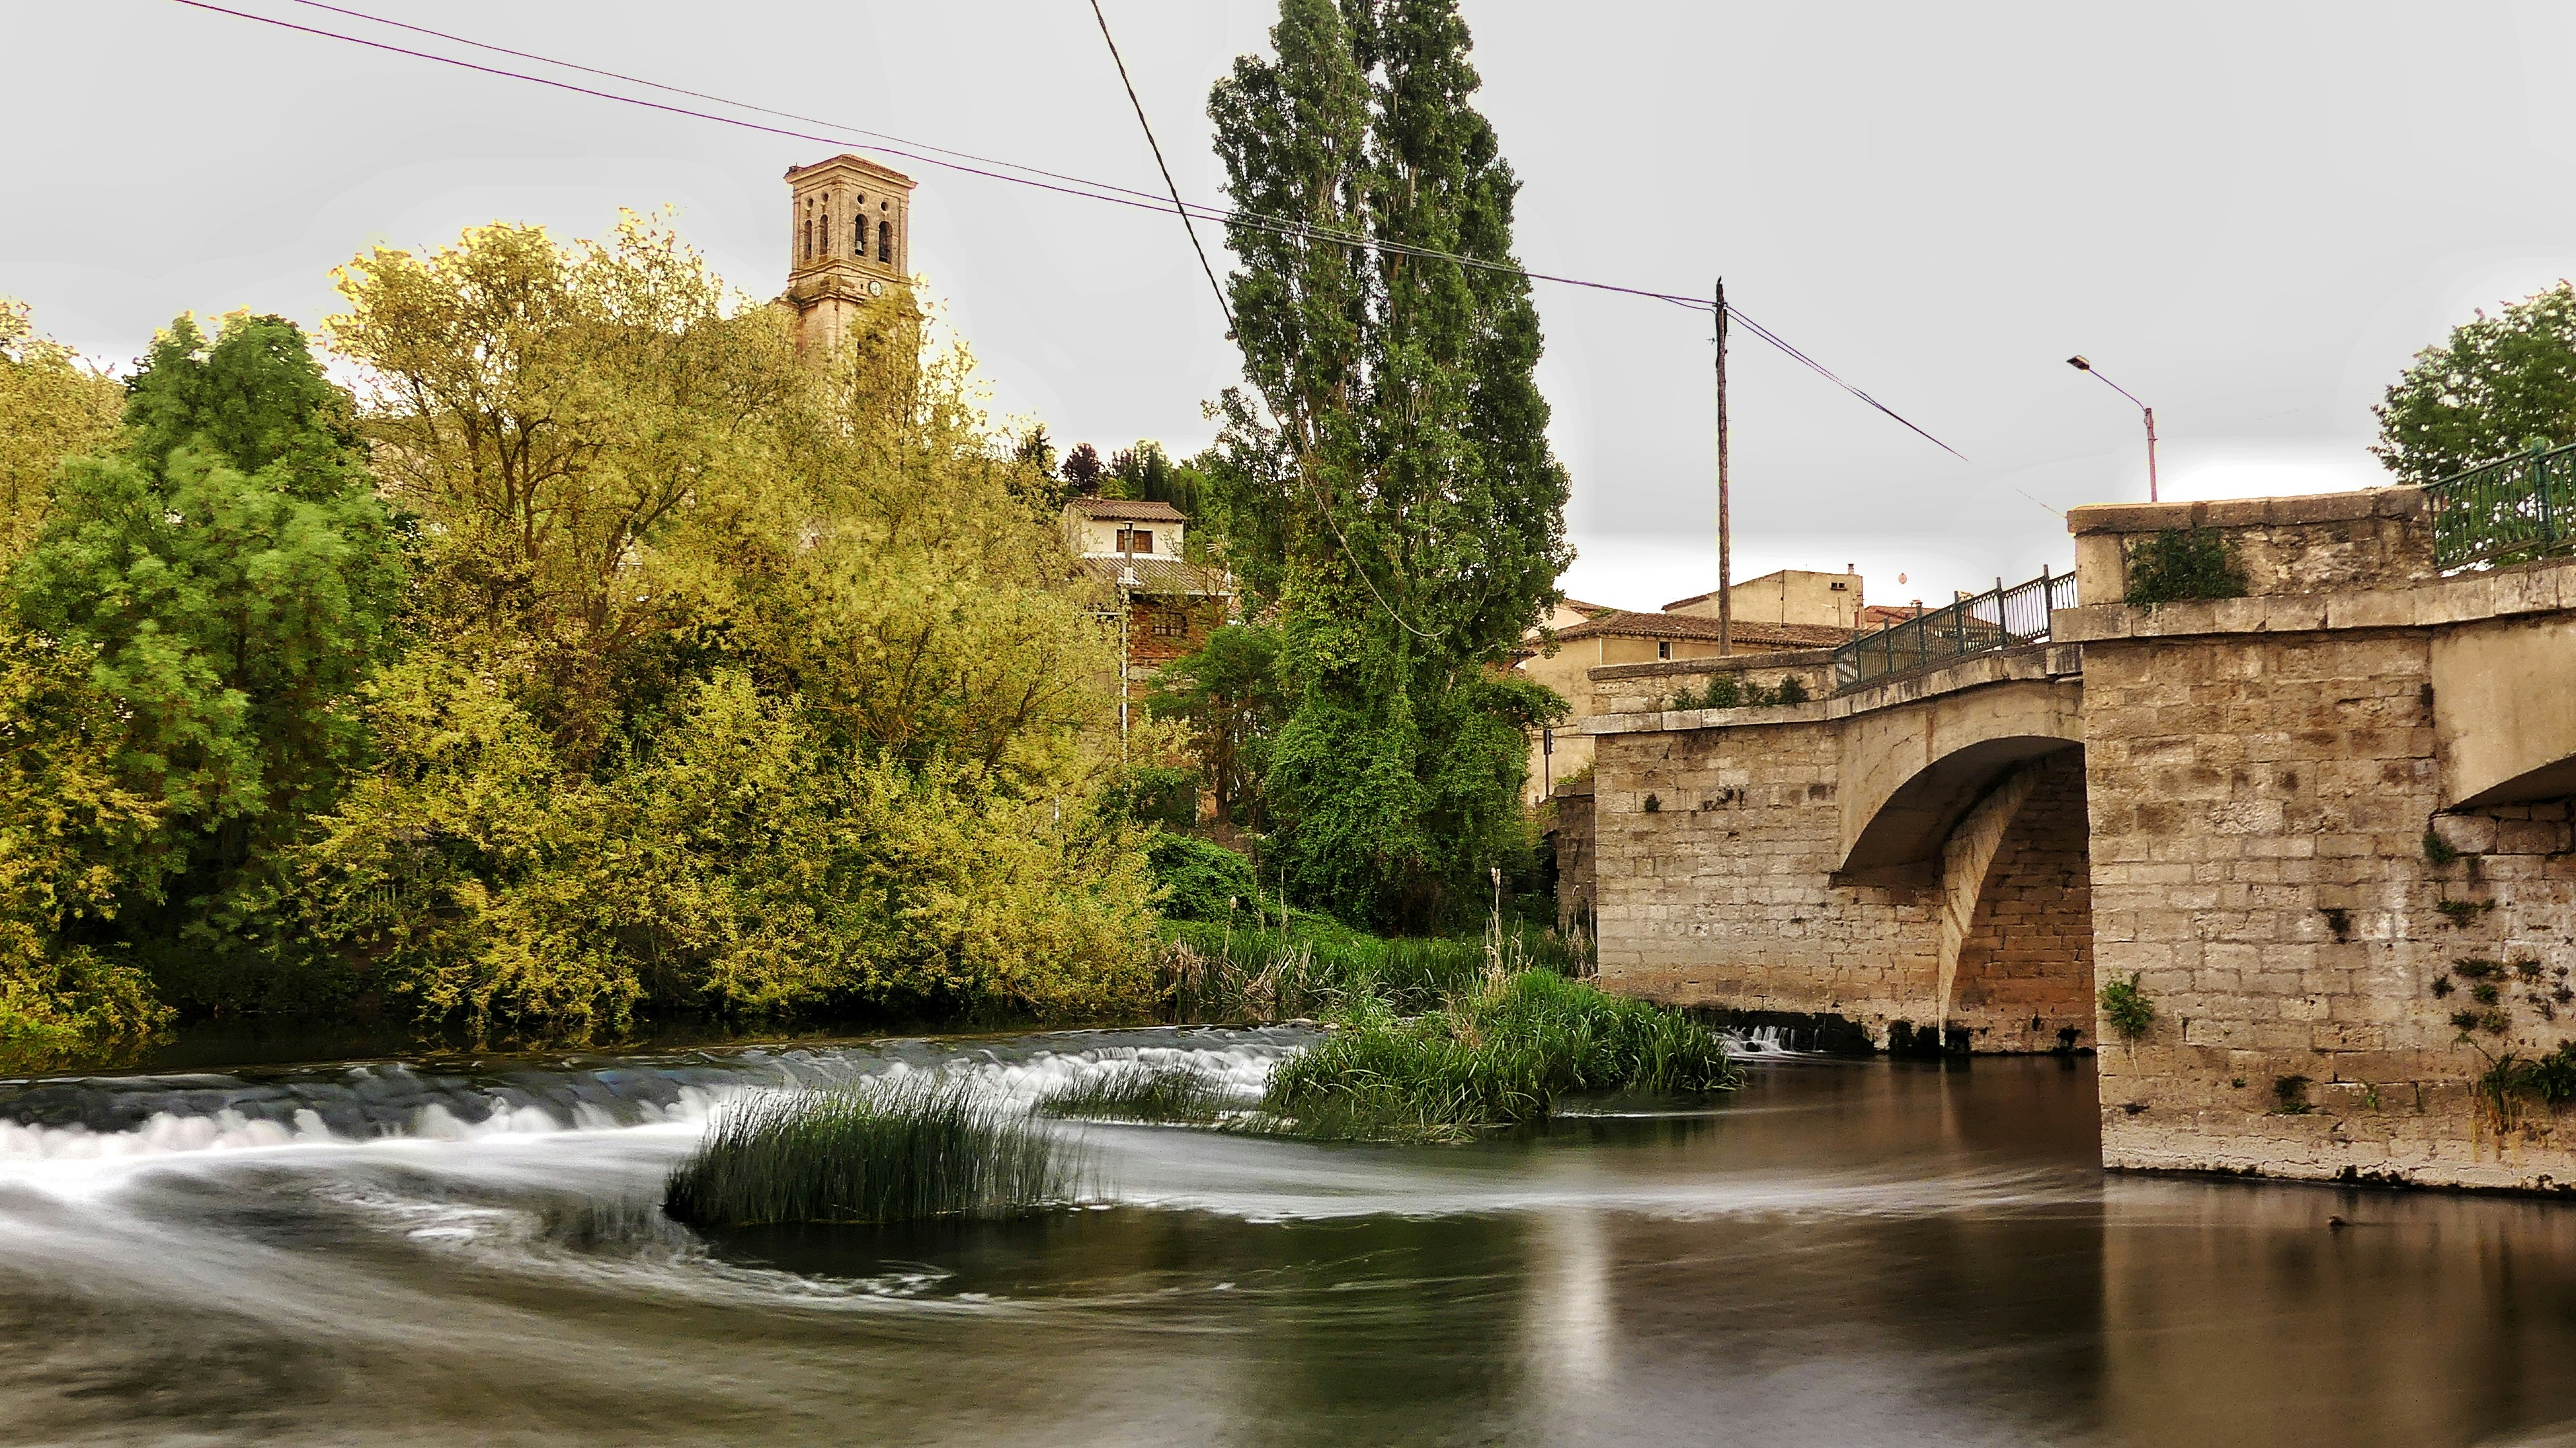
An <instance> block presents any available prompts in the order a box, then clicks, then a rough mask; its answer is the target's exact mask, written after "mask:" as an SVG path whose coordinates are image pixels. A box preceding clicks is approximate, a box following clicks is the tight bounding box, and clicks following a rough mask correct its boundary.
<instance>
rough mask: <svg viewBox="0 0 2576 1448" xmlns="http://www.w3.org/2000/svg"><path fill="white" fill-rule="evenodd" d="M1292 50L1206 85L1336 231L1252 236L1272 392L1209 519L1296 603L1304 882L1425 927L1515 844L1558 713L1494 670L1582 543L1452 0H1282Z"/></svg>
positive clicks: (1266, 393)
mask: <svg viewBox="0 0 2576 1448" xmlns="http://www.w3.org/2000/svg"><path fill="white" fill-rule="evenodd" d="M1271 39H1272V44H1273V47H1274V50H1275V51H1276V56H1275V58H1272V59H1264V58H1261V57H1257V56H1246V57H1243V58H1241V59H1239V60H1238V61H1237V62H1236V63H1235V67H1234V70H1233V73H1232V74H1231V75H1230V76H1229V77H1228V78H1226V79H1225V80H1223V81H1221V82H1219V83H1218V85H1217V87H1216V89H1215V91H1214V93H1213V95H1212V96H1211V98H1210V102H1209V111H1210V114H1211V116H1212V117H1213V118H1214V120H1215V122H1216V131H1217V149H1218V153H1219V155H1220V156H1221V157H1222V159H1223V160H1224V162H1225V165H1226V173H1227V187H1228V192H1229V195H1230V196H1231V197H1232V199H1233V201H1234V204H1235V205H1236V206H1237V207H1239V208H1241V209H1242V210H1244V211H1246V212H1251V213H1258V214H1262V215H1266V216H1280V217H1291V218H1295V219H1297V220H1298V221H1300V222H1302V223H1305V224H1306V225H1307V226H1308V227H1311V228H1312V231H1310V232H1302V233H1300V232H1292V233H1288V234H1281V233H1278V232H1275V231H1271V230H1266V229H1261V228H1256V227H1251V226H1235V227H1232V228H1230V230H1229V244H1230V245H1231V246H1232V247H1233V248H1234V250H1235V253H1236V254H1237V255H1238V256H1239V257H1241V258H1242V260H1243V263H1244V265H1243V268H1242V269H1241V270H1240V271H1238V272H1237V273H1236V274H1235V275H1234V277H1233V278H1232V279H1231V282H1230V285H1229V292H1230V294H1231V297H1232V301H1233V305H1234V312H1235V319H1236V337H1237V339H1238V342H1239V345H1240V346H1241V349H1242V352H1243V360H1244V370H1245V374H1246V377H1247V378H1248V379H1249V381H1250V383H1251V389H1250V391H1245V390H1243V389H1230V390H1228V391H1227V392H1226V393H1225V394H1224V396H1223V397H1222V398H1221V399H1220V400H1219V402H1218V404H1217V405H1216V411H1217V413H1218V415H1219V416H1220V417H1221V418H1222V421H1223V424H1224V426H1223V432H1222V434H1221V436H1220V439H1219V444H1218V447H1217V449H1216V450H1215V453H1214V456H1213V461H1214V467H1213V469H1212V476H1211V483H1212V489H1211V490H1212V493H1213V497H1212V498H1211V500H1210V501H1211V503H1212V505H1213V506H1212V508H1211V511H1212V512H1213V513H1214V514H1215V515H1216V516H1217V517H1218V519H1219V521H1220V523H1221V526H1222V527H1223V529H1224V532H1225V534H1226V538H1227V544H1228V557H1229V560H1230V561H1231V562H1232V564H1233V566H1234V567H1235V568H1236V570H1237V571H1238V573H1239V575H1240V576H1241V577H1242V578H1243V579H1244V581H1245V582H1246V583H1247V585H1248V586H1249V588H1250V590H1251V592H1252V594H1253V595H1254V598H1255V602H1256V605H1266V604H1275V605H1276V606H1277V607H1278V608H1279V610H1280V614H1281V619H1282V649H1281V655H1280V669H1281V673H1282V679H1283V686H1284V688H1285V690H1286V692H1287V693H1288V694H1289V696H1290V697H1291V698H1292V699H1293V700H1294V701H1295V702H1294V704H1293V705H1292V712H1291V717H1290V719H1289V720H1288V722H1287V723H1286V724H1285V725H1284V726H1283V728H1282V730H1281V732H1280V736H1279V740H1278V743H1277V745H1276V746H1275V748H1274V749H1273V751H1272V753H1271V756H1270V761H1269V776H1268V779H1267V781H1266V786H1265V792H1266V794H1267V796H1268V801H1269V804H1270V807H1271V809H1272V811H1273V813H1274V815H1275V817H1276V819H1277V822H1278V831H1279V833H1278V838H1277V841H1276V844H1275V848H1276V851H1277V857H1278V858H1279V859H1280V860H1281V862H1282V864H1283V867H1284V868H1285V869H1286V871H1287V876H1288V879H1289V881H1290V885H1291V888H1292V889H1293V890H1295V891H1297V892H1298V893H1300V894H1301V895H1303V896H1304V897H1305V898H1306V899H1308V900H1309V901H1312V902H1314V903H1319V904H1325V905H1328V906H1330V907H1331V908H1335V909H1339V910H1342V911H1344V912H1346V913H1350V914H1353V915H1355V916H1359V917H1361V918H1365V919H1369V920H1372V921H1374V922H1376V923H1381V924H1389V925H1400V926H1421V925H1427V924H1430V923H1433V922H1434V921H1436V920H1437V919H1439V918H1440V917H1441V916H1442V915H1443V914H1448V913H1456V912H1457V910H1458V908H1459V907H1460V905H1461V904H1462V903H1463V901H1464V900H1465V898H1466V897H1468V896H1469V895H1471V894H1472V893H1473V887H1474V885H1475V884H1476V882H1477V881H1478V880H1479V879H1480V878H1481V876H1482V875H1483V873H1484V871H1485V869H1486V868H1487V867H1488V866H1491V865H1495V864H1499V863H1503V862H1504V860H1505V858H1506V857H1507V856H1509V855H1511V854H1512V853H1513V852H1514V851H1515V850H1517V849H1518V848H1520V847H1521V839H1520V821H1519V817H1518V813H1517V810H1516V808H1515V807H1514V804H1513V801H1514V799H1515V797H1516V795H1517V791H1518V787H1519V782H1520V780H1519V774H1520V772H1522V771H1524V770H1525V767H1526V766H1525V763H1523V764H1512V763H1507V762H1506V757H1507V756H1515V755H1516V751H1518V750H1519V749H1520V747H1521V746H1520V745H1519V743H1518V740H1517V734H1516V731H1517V730H1519V729H1520V728H1521V727H1523V726H1524V725H1525V724H1527V723H1528V722H1530V721H1531V720H1533V719H1538V718H1545V717H1552V716H1551V715H1550V714H1549V713H1548V712H1547V709H1548V706H1547V704H1546V701H1545V700H1543V699H1540V698H1538V697H1535V696H1533V695H1529V694H1528V691H1524V690H1516V689H1513V688H1511V687H1509V686H1506V685H1503V684H1499V683H1497V682H1495V681H1494V680H1492V679H1490V678H1489V677H1488V673H1489V671H1490V670H1492V669H1494V668H1496V667H1498V666H1499V665H1500V664H1501V662H1502V660H1503V658H1504V656H1505V654H1506V652H1507V651H1508V650H1509V649H1510V648H1511V647H1512V646H1513V645H1514V644H1516V643H1517V642H1518V641H1519V639H1520V638H1521V636H1522V633H1523V632H1524V630H1526V629H1527V628H1528V627H1529V626H1530V625H1531V624H1532V623H1533V622H1535V621H1536V619H1537V618H1538V617H1539V616H1540V613H1541V611H1542V610H1543V608H1544V607H1545V606H1546V604H1547V603H1548V602H1549V601H1550V600H1552V599H1553V598H1554V597H1555V579H1556V577H1557V575H1558V574H1559V573H1560V572H1562V571H1563V569H1564V567H1565V565H1566V564H1567V563H1568V562H1569V561H1571V557H1572V555H1571V552H1570V551H1569V550H1568V549H1567V547H1566V545H1565V537H1564V505H1565V498H1566V490H1567V482H1566V476H1565V472H1564V469H1563V468H1562V467H1560V466H1559V465H1558V464H1557V462H1556V460H1555V458H1554V457H1553V456H1552V455H1551V454H1550V452H1549V449H1548V445H1547V439H1546V427H1547V421H1548V408H1547V403H1546V401H1545V399H1544V398H1543V397H1541V396H1540V394H1539V392H1538V388H1537V385H1536V382H1535V380H1534V377H1533V372H1534V369H1535V367H1536V364H1537V361H1538V356H1539V349H1540V337H1539V328H1538V320H1537V314H1536V312H1535V310H1534V309H1533V308H1532V306H1531V304H1530V298H1529V285H1528V282H1527V280H1526V279H1525V278H1524V277H1522V276H1520V275H1519V274H1518V273H1517V271H1516V270H1514V268H1515V267H1516V263H1515V262H1514V260H1513V258H1512V254H1511V225H1512V208H1513V199H1514V195H1515V193H1516V191H1517V189H1518V182H1517V181H1516V180H1515V179H1514V177H1513V176H1512V173H1511V168H1510V167H1509V166H1508V165H1507V164H1506V163H1505V162H1504V160H1503V158H1502V154H1501V149H1500V146H1499V144H1498V142H1497V140H1496V138H1495V135H1494V132H1493V128H1492V127H1491V126H1490V125H1489V124H1488V123H1487V122H1486V120H1485V119H1484V117H1483V116H1482V115H1480V114H1479V113H1478V112H1477V111H1476V110H1475V108H1474V107H1473V105H1472V104H1470V97H1471V96H1472V95H1473V93H1474V91H1475V89H1476V87H1477V84H1478V81H1477V76H1476V73H1475V71H1474V69H1473V67H1472V66H1470V64H1469V63H1468V60H1467V51H1468V34H1467V29H1466V26H1465V23H1464V22H1463V21H1462V20H1461V19H1460V18H1459V16H1458V14H1457V12H1456V8H1455V6H1454V4H1453V3H1450V0H1342V3H1340V4H1339V5H1336V4H1335V3H1334V0H1284V3H1283V4H1282V6H1281V9H1280V18H1279V23H1278V25H1277V27H1276V28H1275V29H1274V30H1273V31H1272V32H1271ZM1337 238H1361V239H1364V241H1365V243H1366V244H1363V245H1346V244H1341V243H1340V241H1338V240H1337ZM1400 248H1401V249H1400ZM1410 248H1422V249H1427V250H1431V251H1437V252H1442V253H1450V254H1455V255H1460V256H1464V257H1467V258H1471V259H1473V260H1474V261H1477V262H1482V263H1486V264H1488V265H1485V266H1476V265H1467V264H1462V263H1461V262H1457V261H1451V260H1446V259H1443V258H1439V257H1428V256H1423V255H1420V254H1418V253H1416V252H1414V251H1412V250H1409V249H1410ZM1506 734H1511V735H1513V738H1512V740H1511V745H1512V747H1511V748H1509V749H1504V748H1501V747H1500V746H1499V741H1501V740H1503V738H1504V736H1505V735H1506Z"/></svg>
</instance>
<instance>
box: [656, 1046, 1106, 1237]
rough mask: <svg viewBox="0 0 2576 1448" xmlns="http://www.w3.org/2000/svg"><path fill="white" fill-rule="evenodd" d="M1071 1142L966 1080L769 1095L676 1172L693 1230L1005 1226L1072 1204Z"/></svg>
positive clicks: (728, 1121)
mask: <svg viewBox="0 0 2576 1448" xmlns="http://www.w3.org/2000/svg"><path fill="white" fill-rule="evenodd" d="M1081 1181H1082V1169H1081V1160H1080V1157H1079V1155H1078V1154H1077V1152H1076V1150H1075V1148H1074V1147H1073V1145H1072V1144H1071V1143H1069V1142H1067V1141H1064V1140H1063V1139H1061V1138H1059V1137H1057V1136H1056V1135H1054V1134H1053V1133H1051V1132H1049V1131H1048V1130H1047V1129H1046V1128H1045V1127H1044V1126H1042V1125H1040V1124H1038V1123H1037V1122H1035V1121H1032V1120H1031V1119H1029V1117H1028V1116H1027V1115H1025V1114H1024V1113H1021V1112H1017V1111H1013V1110H1011V1109H1009V1108H1007V1107H1004V1106H1002V1105H999V1104H996V1103H993V1102H990V1101H985V1100H979V1099H977V1098H975V1097H974V1096H972V1095H970V1094H969V1093H968V1091H967V1089H966V1087H965V1086H964V1084H963V1083H960V1082H954V1081H951V1082H939V1081H935V1080H934V1081H920V1080H913V1081H905V1082H898V1083H894V1084H875V1085H868V1084H862V1085H853V1086H840V1087H832V1088H829V1089H824V1090H817V1091H793V1092H768V1093H764V1094H762V1095H759V1096H755V1097H751V1098H749V1099H747V1100H744V1101H741V1102H737V1103H735V1104H734V1105H732V1106H729V1107H727V1108H725V1109H724V1110H723V1111H722V1112H721V1113H720V1114H719V1115H718V1116H717V1117H716V1119H715V1121H714V1122H713V1123H711V1124H710V1125H709V1127H708V1129H707V1135H706V1139H705V1140H704V1141H703V1142H701V1143H700V1144H699V1146H698V1149H697V1151H696V1153H695V1154H693V1155H692V1156H691V1157H690V1158H689V1159H688V1161H686V1162H685V1163H683V1164H682V1165H681V1166H680V1168H679V1169H678V1170H677V1171H675V1172H673V1173H672V1174H671V1179H670V1182H669V1184H668V1186H667V1188H666V1189H665V1191H664V1194H663V1205H662V1209H663V1210H664V1211H665V1212H667V1213H669V1214H670V1216H671V1217H672V1219H673V1220H675V1221H680V1222H685V1223H688V1224H689V1225H691V1226H758V1225H763V1224H767V1223H775V1222H914V1221H921V1220H923V1219H926V1218H932V1217H1003V1216H1013V1215H1017V1214H1019V1213H1023V1212H1029V1211H1035V1210H1038V1209H1040V1208H1042V1207H1046V1206H1050V1205H1053V1204H1056V1203H1059V1202H1064V1201H1067V1200H1070V1199H1072V1198H1073V1197H1074V1196H1075V1195H1076V1194H1077V1193H1078V1191H1079V1189H1080V1186H1081Z"/></svg>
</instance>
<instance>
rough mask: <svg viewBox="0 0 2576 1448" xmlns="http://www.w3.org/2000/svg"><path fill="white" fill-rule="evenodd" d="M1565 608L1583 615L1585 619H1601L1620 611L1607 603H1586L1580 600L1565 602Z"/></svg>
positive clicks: (1574, 599)
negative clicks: (1606, 614)
mask: <svg viewBox="0 0 2576 1448" xmlns="http://www.w3.org/2000/svg"><path fill="white" fill-rule="evenodd" d="M1565 606H1566V607H1567V608H1570V609H1573V610H1574V611H1575V612H1576V613H1579V614H1581V615H1583V616H1584V617H1585V618H1599V617H1600V616H1601V615H1603V614H1605V613H1617V612H1618V611H1619V610H1617V609H1615V608H1612V607H1611V606H1610V605H1608V604H1606V603H1585V602H1584V601H1583V600H1582V599H1579V598H1569V599H1567V600H1566V601H1565Z"/></svg>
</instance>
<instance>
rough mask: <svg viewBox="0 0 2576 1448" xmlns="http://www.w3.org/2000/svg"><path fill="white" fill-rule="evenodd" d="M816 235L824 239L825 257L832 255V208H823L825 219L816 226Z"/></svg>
mask: <svg viewBox="0 0 2576 1448" xmlns="http://www.w3.org/2000/svg"><path fill="white" fill-rule="evenodd" d="M814 234H815V235H817V236H819V237H821V238H822V239H823V255H825V256H830V255H831V254H832V208H831V207H829V206H826V207H824V208H823V219H822V220H821V221H820V222H818V223H816V224H815V227H814Z"/></svg>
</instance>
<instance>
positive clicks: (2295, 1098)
mask: <svg viewBox="0 0 2576 1448" xmlns="http://www.w3.org/2000/svg"><path fill="white" fill-rule="evenodd" d="M2308 1110H2309V1107H2308V1078H2307V1077H2305V1076H2279V1077H2275V1078H2273V1081H2272V1114H2274V1115H2275V1116H2305V1115H2307V1114H2308Z"/></svg>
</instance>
